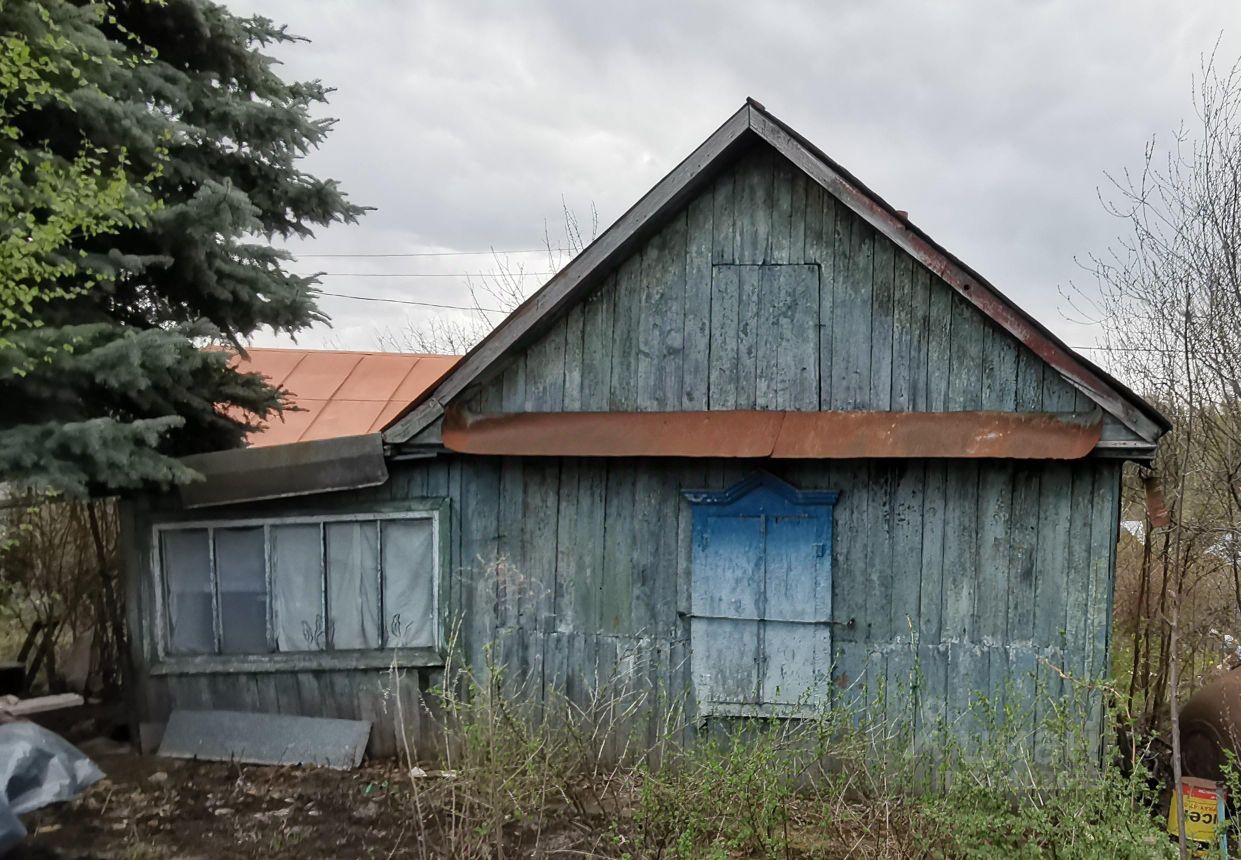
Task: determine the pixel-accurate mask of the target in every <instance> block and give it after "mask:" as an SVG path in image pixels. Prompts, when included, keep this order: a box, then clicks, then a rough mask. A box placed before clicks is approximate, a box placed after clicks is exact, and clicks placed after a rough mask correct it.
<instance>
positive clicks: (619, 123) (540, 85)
mask: <svg viewBox="0 0 1241 860" xmlns="http://www.w3.org/2000/svg"><path fill="white" fill-rule="evenodd" d="M229 5H230V6H231V7H233V8H234V9H236V10H237V11H239V12H251V11H253V12H257V13H260V14H263V15H266V16H268V17H271V18H273V19H275V20H276V21H279V22H282V23H286V24H288V25H289V28H290V30H291V31H292V32H295V33H298V34H300V35H304V36H306V37H308V38H310V39H311V42H310V43H309V44H298V45H295V46H290V47H287V48H285V49H282V50H281V51H280V52H279V56H280V58H281V59H282V60H283V61H284V62H285V68H286V72H287V73H288V74H289V75H291V76H296V77H313V78H320V79H322V80H324V81H325V82H327V83H329V84H331V85H332V86H335V87H336V88H337V92H336V94H335V95H334V96H333V99H332V103H331V105H330V108H329V113H330V114H331V115H333V116H336V117H339V119H340V123H339V125H338V126H337V129H336V131H335V133H334V134H333V136H332V137H331V138H330V140H329V141H328V143H327V144H326V145H325V146H324V147H323V149H322V150H320V151H318V152H316V153H314V154H313V155H312V156H311V157H310V159H308V167H309V168H310V169H311V170H314V171H316V172H318V173H321V174H326V175H330V176H333V177H336V178H337V179H339V180H341V182H342V183H343V184H344V186H345V188H346V189H347V190H348V191H349V192H350V193H351V194H352V195H353V197H354V198H355V199H356V200H357V201H358V202H361V203H365V204H368V205H372V206H376V207H377V211H376V212H373V213H371V214H370V215H369V216H368V217H367V218H365V219H364V220H363V222H362V223H361V224H359V225H357V226H355V227H336V228H332V229H330V230H327V231H323V232H322V233H321V235H320V236H319V237H318V238H317V239H316V240H314V241H313V242H309V243H303V244H301V245H299V246H297V247H296V248H295V250H297V251H301V252H304V253H315V252H318V253H323V252H372V253H393V252H409V251H419V250H426V249H449V250H453V249H455V250H478V249H480V248H488V247H496V248H530V247H538V246H539V245H540V244H541V242H542V236H543V231H544V225H545V224H550V225H551V227H552V229H553V230H555V229H556V228H557V225H558V224H559V222H560V211H561V200H562V198H563V199H564V200H565V201H566V202H567V203H568V205H569V206H571V207H572V208H574V209H575V210H576V211H578V212H579V213H581V214H583V215H584V214H586V213H587V212H588V210H589V207H590V205H591V204H592V203H593V204H594V205H595V206H596V207H597V208H598V212H599V217H600V223H601V226H602V227H606V225H607V224H609V223H610V222H611V221H612V220H613V219H614V218H616V217H617V216H619V215H620V214H621V213H622V212H623V211H624V210H625V209H626V208H628V206H629V205H630V204H632V203H633V202H634V201H635V200H636V199H637V198H638V197H639V196H641V194H642V193H644V192H645V191H646V190H647V189H648V188H649V187H650V186H651V185H653V184H654V183H655V182H656V181H657V180H658V179H659V178H660V177H661V176H663V175H664V174H665V173H666V172H667V171H668V170H669V169H671V168H672V167H673V166H674V165H675V164H676V163H677V162H678V161H680V160H681V159H682V158H683V157H684V156H685V155H686V154H687V153H688V152H689V151H690V150H691V149H693V147H694V146H696V145H697V144H698V143H699V142H700V141H701V140H702V139H703V138H705V137H706V136H707V135H708V134H709V133H710V132H711V131H712V130H713V129H714V128H715V127H716V126H717V125H719V123H720V122H722V121H723V120H724V119H725V118H726V117H727V116H728V115H729V114H730V113H731V112H732V111H733V110H735V109H736V108H737V107H738V106H739V105H740V104H741V102H742V100H743V99H744V98H745V97H746V96H747V95H752V96H754V97H756V98H758V99H759V100H761V101H763V102H764V103H765V104H766V105H767V107H768V108H770V109H771V110H772V111H773V112H775V113H776V114H777V115H778V116H780V117H781V118H783V119H785V120H786V121H788V122H789V123H791V124H792V125H794V126H795V127H796V128H798V129H799V130H800V131H802V132H803V133H804V134H806V135H807V136H808V137H809V138H811V139H812V140H814V141H815V142H816V143H818V144H819V145H820V146H821V147H822V148H823V149H825V150H826V151H827V152H828V153H829V154H831V155H832V156H833V157H835V158H836V159H837V160H839V161H840V162H842V163H843V164H844V165H846V166H847V167H848V168H849V169H850V170H851V171H853V172H854V173H855V174H857V175H858V176H859V177H861V178H862V179H863V180H864V181H865V182H866V183H867V184H869V185H870V186H871V187H873V188H874V189H876V190H877V191H878V192H879V193H880V194H882V195H884V196H885V197H887V198H888V199H889V200H890V201H891V202H892V203H893V204H895V205H897V206H899V207H900V208H903V209H908V210H909V211H910V212H911V214H912V217H913V220H914V221H915V222H917V223H918V224H919V225H920V226H922V227H923V228H924V229H926V230H928V232H930V233H931V234H932V235H933V236H935V237H936V238H937V239H938V240H939V241H940V242H942V243H943V244H945V245H946V246H947V247H949V248H951V249H953V250H954V251H955V252H956V253H957V254H959V255H960V256H961V257H963V258H964V259H966V260H967V261H968V262H970V263H971V264H972V265H973V266H975V267H976V268H977V269H979V270H980V271H982V272H983V273H984V274H985V275H987V276H988V277H989V278H990V279H991V280H992V281H993V282H994V283H996V284H997V285H998V286H999V287H1000V288H1001V289H1003V290H1004V291H1005V292H1007V293H1009V294H1010V295H1011V296H1012V297H1013V298H1014V299H1016V300H1017V301H1018V302H1019V303H1021V304H1022V305H1024V306H1025V307H1027V308H1029V309H1030V310H1031V311H1032V312H1033V313H1035V315H1036V316H1038V317H1039V318H1040V319H1042V320H1043V321H1044V322H1045V323H1047V324H1048V325H1050V326H1051V327H1052V328H1053V329H1055V330H1057V331H1058V332H1059V333H1061V334H1062V335H1064V336H1065V337H1067V338H1069V339H1070V341H1071V342H1074V343H1085V342H1089V341H1090V340H1091V339H1092V334H1091V332H1090V330H1089V329H1084V328H1081V327H1079V326H1076V325H1074V324H1072V323H1070V322H1069V321H1067V320H1065V319H1064V318H1063V316H1062V315H1061V312H1060V309H1059V307H1060V304H1061V303H1060V301H1059V297H1058V294H1057V287H1058V286H1060V285H1063V284H1065V283H1067V282H1068V281H1069V280H1070V279H1074V278H1078V279H1080V277H1081V272H1080V270H1079V269H1078V268H1077V267H1076V265H1075V263H1074V258H1075V257H1081V256H1083V255H1085V254H1087V253H1089V252H1091V251H1101V250H1103V249H1104V248H1105V247H1106V246H1107V244H1108V243H1109V242H1110V241H1111V240H1112V239H1113V237H1114V236H1115V233H1116V231H1117V229H1118V228H1119V226H1120V225H1119V224H1117V223H1116V222H1115V221H1114V220H1112V219H1111V218H1110V216H1108V215H1107V214H1106V213H1105V212H1104V211H1103V209H1102V208H1101V207H1100V205H1099V203H1098V200H1097V195H1096V188H1097V187H1098V186H1100V185H1103V184H1104V183H1105V181H1106V180H1105V179H1104V171H1107V170H1112V171H1116V170H1120V169H1123V168H1124V167H1125V166H1135V165H1136V164H1137V163H1138V162H1139V160H1140V158H1141V154H1142V149H1143V146H1144V144H1145V142H1146V141H1147V139H1149V138H1150V136H1151V135H1154V134H1163V135H1166V134H1167V133H1168V132H1170V131H1171V130H1172V129H1174V128H1175V127H1176V126H1177V125H1178V124H1179V122H1180V121H1181V119H1182V118H1187V117H1189V116H1190V114H1191V104H1190V98H1189V97H1190V83H1191V77H1192V75H1193V74H1194V72H1195V71H1196V70H1197V69H1198V65H1199V61H1200V56H1201V54H1202V53H1203V52H1205V51H1209V50H1210V49H1211V47H1212V45H1213V44H1214V42H1215V40H1216V38H1217V37H1218V36H1219V34H1220V33H1221V31H1223V33H1224V35H1223V41H1222V44H1221V56H1222V57H1223V58H1224V59H1225V60H1226V61H1227V62H1231V60H1232V59H1233V58H1234V57H1236V56H1238V54H1241V36H1239V35H1238V34H1237V32H1236V31H1239V30H1241V28H1238V27H1237V25H1238V24H1241V7H1238V6H1237V4H1235V3H1234V2H1230V0H1206V2H1200V3H1194V4H1179V3H1167V2H1161V0H1107V2H1092V3H1081V2H1075V0H1042V2H1019V0H1001V1H1000V2H988V3H978V2H966V0H939V2H927V3H900V2H896V0H873V2H868V3H844V2H832V3H826V2H810V0H806V2H787V0H785V2H766V3H718V2H712V3H707V2H684V3H669V2H667V1H666V0H665V2H659V3H656V2H630V3H614V4H597V3H580V2H571V0H562V2H553V0H530V2H522V3H511V2H510V3H502V2H488V0H463V2H451V0H448V2H440V0H427V2H416V3H408V2H396V0H367V2H362V0H358V2H343V0H330V2H329V0H320V2H307V0H236V2H230V4H229ZM302 265H303V266H305V267H307V268H309V269H325V270H328V271H337V272H376V273H378V272H410V271H420V272H435V271H438V272H461V271H467V270H468V271H478V270H480V267H482V268H484V269H485V268H486V267H487V266H488V265H489V261H488V260H487V259H486V258H458V257H446V258H432V259H413V260H409V259H405V260H402V259H395V260H384V259H354V260H349V259H335V260H306V261H304V262H303V263H302ZM529 268H530V269H532V270H542V269H543V268H545V264H544V263H543V261H542V260H541V258H540V257H538V256H535V257H532V258H531V259H530V264H529ZM538 280H539V279H535V278H531V279H530V281H531V285H532V286H534V285H536V284H537V283H538ZM324 288H325V289H327V290H331V291H334V292H348V293H356V294H365V295H373V296H386V297H393V298H399V297H403V298H412V299H418V300H428V301H440V302H444V301H447V302H450V303H451V302H456V301H460V300H461V299H462V298H463V297H464V287H463V284H462V283H461V281H460V280H458V279H413V278H411V279H408V280H404V279H386V278H385V279H380V278H372V279H354V278H345V277H333V278H329V279H326V280H325V285H324ZM324 306H325V308H326V309H327V311H328V312H329V313H330V314H331V315H332V316H333V318H334V320H335V327H334V328H333V329H332V330H314V331H311V332H308V333H306V334H305V335H304V336H303V337H302V338H301V339H300V340H301V342H302V343H304V344H307V345H315V346H319V345H326V344H335V345H339V346H342V347H348V348H368V347H374V346H375V345H376V343H375V332H376V330H377V329H379V328H383V327H386V326H390V325H394V324H397V325H399V324H400V322H401V321H402V320H403V319H412V320H415V321H417V320H420V319H425V318H426V315H427V314H430V313H442V312H438V311H437V312H432V311H420V310H417V309H414V308H406V307H402V306H399V305H383V304H373V303H365V302H354V301H348V300H342V299H331V298H325V300H324ZM263 342H264V343H275V342H277V340H276V339H274V338H266V339H264V340H263Z"/></svg>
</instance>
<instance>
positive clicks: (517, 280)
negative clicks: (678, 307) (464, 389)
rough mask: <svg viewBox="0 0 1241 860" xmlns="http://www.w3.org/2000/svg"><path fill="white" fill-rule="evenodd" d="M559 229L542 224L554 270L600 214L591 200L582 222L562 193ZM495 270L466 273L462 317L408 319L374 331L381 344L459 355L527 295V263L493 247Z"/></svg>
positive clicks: (588, 238)
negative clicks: (585, 221)
mask: <svg viewBox="0 0 1241 860" xmlns="http://www.w3.org/2000/svg"><path fill="white" fill-rule="evenodd" d="M561 217H562V220H563V223H562V224H561V225H560V231H559V235H553V232H552V230H551V227H550V226H549V225H548V224H547V223H546V222H545V223H544V225H543V245H544V248H545V250H546V252H547V265H548V271H553V272H555V271H559V270H560V268H561V267H562V266H563V265H564V264H565V263H567V262H568V261H569V260H570V259H572V258H573V257H575V256H577V254H578V253H579V252H580V251H581V250H582V249H583V248H585V247H586V246H587V245H588V244H590V242H592V241H593V240H594V238H595V236H596V235H597V234H598V231H599V214H598V212H596V211H595V207H594V205H593V204H592V205H591V207H590V221H589V223H588V224H587V225H586V226H585V227H583V225H582V223H581V221H580V220H579V219H578V217H577V215H576V213H574V212H573V210H571V209H570V208H569V206H568V204H567V203H566V202H565V201H564V200H563V198H562V199H561ZM491 256H492V262H493V263H494V267H495V270H494V272H493V273H492V274H489V275H486V276H483V277H481V278H474V277H469V278H466V290H467V292H468V293H469V305H470V307H472V310H470V311H468V312H467V313H466V314H465V315H464V316H463V317H462V316H457V317H443V316H434V315H433V316H430V317H429V318H427V319H423V320H407V321H406V322H405V323H404V324H403V325H401V326H399V327H397V328H392V327H388V328H386V329H383V330H382V331H379V332H377V333H376V336H375V339H376V341H377V342H378V344H379V346H380V348H382V349H387V350H392V351H394V352H420V353H427V354H433V355H463V354H465V353H466V352H468V351H469V350H470V348H471V347H473V346H474V344H476V343H478V342H479V341H480V340H482V339H483V338H484V337H485V336H486V335H487V333H488V332H490V331H491V330H492V329H493V328H495V327H496V325H497V324H498V323H499V322H500V320H502V319H503V318H504V316H505V315H506V314H508V313H511V312H512V311H513V310H515V309H516V308H517V306H518V305H520V304H521V303H522V302H524V301H525V300H526V298H527V290H528V289H529V281H530V280H531V279H530V278H527V277H525V274H526V264H524V263H521V262H514V261H513V259H512V258H511V257H509V256H507V255H501V254H498V253H496V252H495V251H494V250H493V251H492V255H491Z"/></svg>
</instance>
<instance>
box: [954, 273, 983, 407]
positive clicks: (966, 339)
mask: <svg viewBox="0 0 1241 860" xmlns="http://www.w3.org/2000/svg"><path fill="white" fill-rule="evenodd" d="M951 299H952V308H951V314H952V323H951V334H950V338H949V341H950V345H949V352H950V355H949V367H948V407H947V408H948V409H949V411H953V412H960V411H963V410H967V409H978V408H979V407H980V405H981V402H982V378H983V374H982V354H983V349H984V348H985V345H986V335H987V331H986V329H984V328H983V324H982V319H981V318H980V316H979V314H978V312H977V311H976V310H975V309H974V308H972V307H971V306H969V305H968V304H967V303H966V301H965V300H964V299H962V298H960V297H959V296H957V295H955V294H951Z"/></svg>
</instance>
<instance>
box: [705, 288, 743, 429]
mask: <svg viewBox="0 0 1241 860" xmlns="http://www.w3.org/2000/svg"><path fill="white" fill-rule="evenodd" d="M740 294H741V270H740V269H739V268H738V267H736V266H715V267H713V269H712V276H711V366H710V371H709V373H710V378H709V380H708V383H709V385H710V389H709V391H708V396H707V405H708V407H709V408H710V409H736V408H737V332H738V311H739V307H740Z"/></svg>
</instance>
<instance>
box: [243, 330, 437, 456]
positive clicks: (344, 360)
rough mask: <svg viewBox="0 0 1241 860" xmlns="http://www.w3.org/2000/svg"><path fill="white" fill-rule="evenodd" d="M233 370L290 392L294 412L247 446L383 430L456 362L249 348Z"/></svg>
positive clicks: (409, 355)
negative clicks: (255, 374)
mask: <svg viewBox="0 0 1241 860" xmlns="http://www.w3.org/2000/svg"><path fill="white" fill-rule="evenodd" d="M246 352H247V356H245V357H242V356H241V355H235V356H233V361H232V363H233V366H234V367H236V368H237V369H238V370H241V371H244V372H247V373H261V374H263V376H265V377H267V379H268V381H270V382H271V383H272V384H273V385H279V386H282V387H284V388H285V389H286V390H287V391H288V399H289V401H290V402H291V403H292V404H293V405H294V406H295V407H296V409H286V410H285V412H284V414H283V415H274V416H272V417H271V418H269V419H268V420H267V421H266V422H265V423H264V427H263V429H262V430H259V431H257V432H255V433H251V434H250V436H249V437H248V438H247V440H246V441H247V442H248V443H249V444H250V445H251V446H255V447H258V446H264V445H283V444H287V443H289V442H301V441H305V440H309V439H332V438H336V437H340V436H360V435H362V434H365V433H375V432H378V431H380V430H382V429H383V428H384V427H385V426H386V425H387V423H388V422H389V421H391V420H392V419H393V418H395V417H396V416H397V415H399V414H400V413H401V411H402V410H403V409H404V408H405V407H406V406H408V405H409V403H410V402H411V401H413V399H414V398H416V397H417V396H418V395H420V394H421V393H422V392H423V391H424V390H425V389H426V388H427V386H429V385H431V383H433V382H435V381H436V380H437V379H439V378H440V376H441V375H443V373H444V372H445V371H446V370H448V368H450V367H452V366H453V364H454V363H455V362H456V361H457V356H452V355H421V354H413V353H396V352H346V351H343V350H318V349H262V348H257V347H256V348H250V349H248V350H247V351H246Z"/></svg>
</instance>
